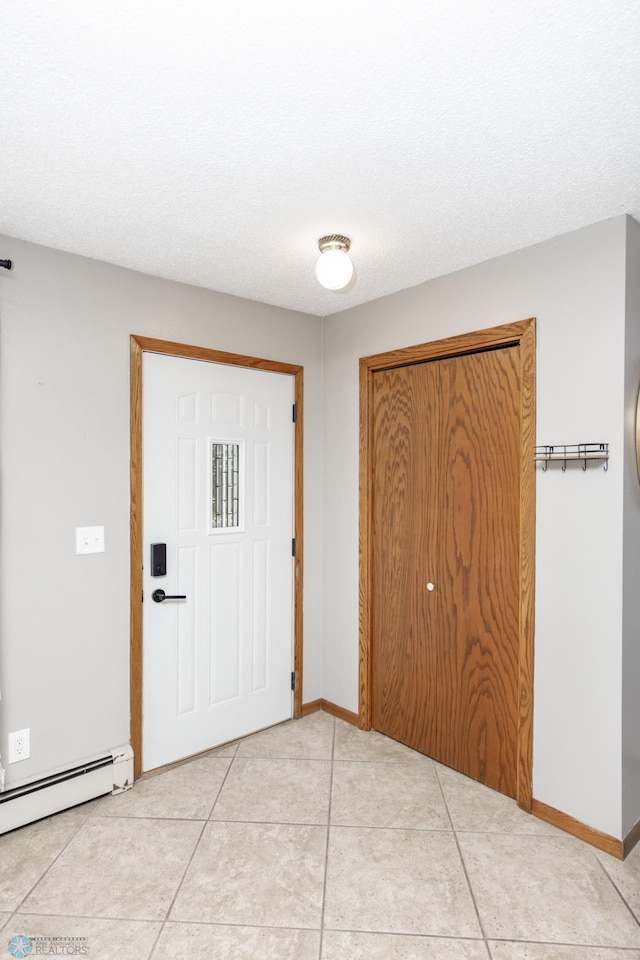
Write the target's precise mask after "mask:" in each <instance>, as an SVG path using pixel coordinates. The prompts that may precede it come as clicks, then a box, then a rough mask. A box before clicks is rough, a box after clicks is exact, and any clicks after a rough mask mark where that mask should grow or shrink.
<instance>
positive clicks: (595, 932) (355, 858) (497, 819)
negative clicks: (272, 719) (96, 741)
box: [0, 713, 640, 960]
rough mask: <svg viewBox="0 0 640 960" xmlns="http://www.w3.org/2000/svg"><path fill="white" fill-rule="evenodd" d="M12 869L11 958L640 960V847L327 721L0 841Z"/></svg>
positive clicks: (3, 898)
mask: <svg viewBox="0 0 640 960" xmlns="http://www.w3.org/2000/svg"><path fill="white" fill-rule="evenodd" d="M0 864H1V866H2V869H1V870H0V957H2V956H5V953H4V950H5V943H8V941H9V938H10V937H11V936H14V935H17V934H25V935H27V936H29V935H30V936H32V937H37V936H40V937H86V938H88V939H87V947H88V951H89V952H88V954H87V956H89V957H91V958H94V960H95V958H99V960H107V958H110V957H113V958H116V957H117V958H118V960H129V958H131V960H133V958H135V960H149V958H152V960H187V958H189V960H191V958H193V957H206V958H213V960H218V958H220V960H267V958H277V960H365V958H366V960H640V925H639V920H640V847H638V848H637V849H636V851H635V852H634V853H632V854H631V856H630V857H629V858H628V859H627V861H626V862H625V863H620V862H619V861H617V860H614V859H613V858H611V857H609V856H607V855H606V854H601V853H599V852H598V851H597V850H595V849H593V848H592V847H589V846H587V845H586V844H583V843H581V842H580V841H579V840H576V839H574V838H572V837H569V836H567V835H566V834H563V833H561V832H560V831H558V830H556V829H555V828H553V827H551V826H549V825H548V824H545V823H543V822H542V821H540V820H536V819H535V818H533V817H530V816H528V815H527V814H525V813H523V812H522V811H521V810H519V809H518V808H517V806H516V805H515V803H514V802H513V801H511V800H508V799H507V798H505V797H503V796H501V795H500V794H497V793H494V792H493V791H492V790H489V789H488V788H486V787H482V786H480V785H479V784H477V783H474V782H473V781H470V780H467V779H466V778H465V777H462V776H461V775H460V774H457V773H455V772H453V771H452V770H449V769H447V768H446V767H442V766H440V765H439V764H437V763H434V762H433V761H432V760H429V759H428V758H426V757H423V756H422V755H420V754H418V753H415V752H414V751H412V750H409V749H408V748H406V747H404V746H402V745H401V744H398V743H395V742H394V741H392V740H389V739H387V738H386V737H383V736H381V735H380V734H378V733H373V732H372V733H363V732H361V731H359V730H357V729H355V728H354V727H352V726H350V725H349V724H346V723H343V722H342V721H341V720H335V719H334V718H333V717H330V716H329V715H328V714H326V713H316V714H312V715H311V716H309V717H306V718H304V719H303V720H296V721H293V722H290V723H285V724H281V725H280V726H278V727H274V728H272V729H271V730H267V731H264V732H262V733H259V734H256V735H255V736H252V737H247V738H246V739H245V740H241V741H240V742H239V743H237V744H231V745H230V746H227V747H221V748H219V749H218V750H214V751H212V752H211V753H210V754H208V755H206V756H205V757H201V758H199V759H197V760H193V761H191V762H189V763H185V764H183V765H182V766H180V767H177V768H174V769H173V770H170V771H167V772H165V773H161V774H158V775H156V776H154V777H149V778H147V779H145V780H142V781H140V782H138V783H137V784H136V786H135V787H134V789H133V790H131V791H129V792H127V793H125V794H122V795H120V796H117V797H104V798H103V799H99V800H96V801H92V802H91V803H89V804H85V805H84V806H82V807H77V808H75V809H74V810H70V811H67V812H65V813H61V814H58V815H57V816H56V817H52V818H50V819H48V820H43V821H41V822H40V823H37V824H32V825H30V826H27V827H23V828H22V829H21V830H16V831H14V832H13V833H11V834H8V835H6V836H4V837H0ZM6 955H7V956H9V954H6Z"/></svg>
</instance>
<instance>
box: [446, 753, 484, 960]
mask: <svg viewBox="0 0 640 960" xmlns="http://www.w3.org/2000/svg"><path fill="white" fill-rule="evenodd" d="M434 770H435V775H436V780H437V782H438V786H439V787H440V794H441V796H442V802H443V803H444V806H445V810H446V811H447V816H448V817H449V823H450V824H451V830H452V832H453V838H454V840H455V844H456V849H457V851H458V856H459V857H460V863H461V865H462V869H463V871H464V875H465V879H466V881H467V886H468V888H469V895H470V897H471V902H472V903H473V909H474V910H475V912H476V917H477V919H478V926H479V927H480V933H481V934H482V940H483V942H484V945H485V949H486V951H487V956H488V957H489V960H491V957H492V954H491V949H490V948H489V941H488V939H487V935H486V933H485V930H484V927H483V925H482V920H481V918H480V911H479V910H478V904H477V903H476V898H475V894H474V892H473V887H472V886H471V878H470V877H469V873H468V871H467V865H466V863H465V861H464V857H463V855H462V849H461V847H460V841H459V840H458V833H457V830H456V828H455V824H454V822H453V817H452V816H451V811H450V810H449V804H448V803H447V797H446V794H445V792H444V788H443V786H442V782H441V780H440V777H439V775H438V768H437V766H434Z"/></svg>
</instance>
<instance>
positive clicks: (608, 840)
mask: <svg viewBox="0 0 640 960" xmlns="http://www.w3.org/2000/svg"><path fill="white" fill-rule="evenodd" d="M531 813H532V814H533V815H534V817H538V818H539V819H540V820H545V821H546V822H547V823H551V824H553V826H554V827H559V828H560V830H564V831H565V833H571V834H572V835H573V836H574V837H578V838H579V839H580V840H584V841H585V842H586V843H590V844H591V845H592V846H594V847H597V848H598V849H599V850H604V852H605V853H609V854H611V856H612V857H617V859H618V860H624V858H625V856H626V854H627V853H628V852H629V851H628V850H626V839H625V841H622V840H616V838H615V837H612V836H610V835H609V834H608V833H601V831H600V830H596V829H595V828H594V827H588V826H587V825H586V824H585V823H581V822H580V820H576V819H575V817H570V816H569V814H568V813H562V811H561V810H556V808H555V807H550V806H548V804H546V803H542V801H541V800H534V801H533V803H532V805H531ZM634 831H636V834H637V835H636V836H635V840H634V843H637V841H638V840H639V839H640V825H639V824H636V825H635V827H634V828H633V830H632V831H631V833H634ZM631 833H630V834H628V835H627V837H630V836H631ZM630 849H631V847H629V850H630Z"/></svg>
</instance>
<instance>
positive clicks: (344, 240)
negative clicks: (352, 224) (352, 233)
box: [318, 233, 351, 253]
mask: <svg viewBox="0 0 640 960" xmlns="http://www.w3.org/2000/svg"><path fill="white" fill-rule="evenodd" d="M350 247H351V240H349V237H343V236H342V234H341V233H330V234H329V235H328V236H326V237H320V239H319V240H318V249H319V250H320V253H324V252H325V250H344V252H345V253H346V252H347V251H348V250H349V248H350Z"/></svg>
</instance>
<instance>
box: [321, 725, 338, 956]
mask: <svg viewBox="0 0 640 960" xmlns="http://www.w3.org/2000/svg"><path fill="white" fill-rule="evenodd" d="M335 752H336V722H335V720H334V721H333V737H332V740H331V777H330V779H329V806H328V809H327V839H326V843H325V848H324V877H323V880H322V910H321V912H320V946H319V949H318V960H322V948H323V943H324V911H325V904H326V898H327V873H328V869H329V832H330V830H331V801H332V798H333V769H334V758H335Z"/></svg>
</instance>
